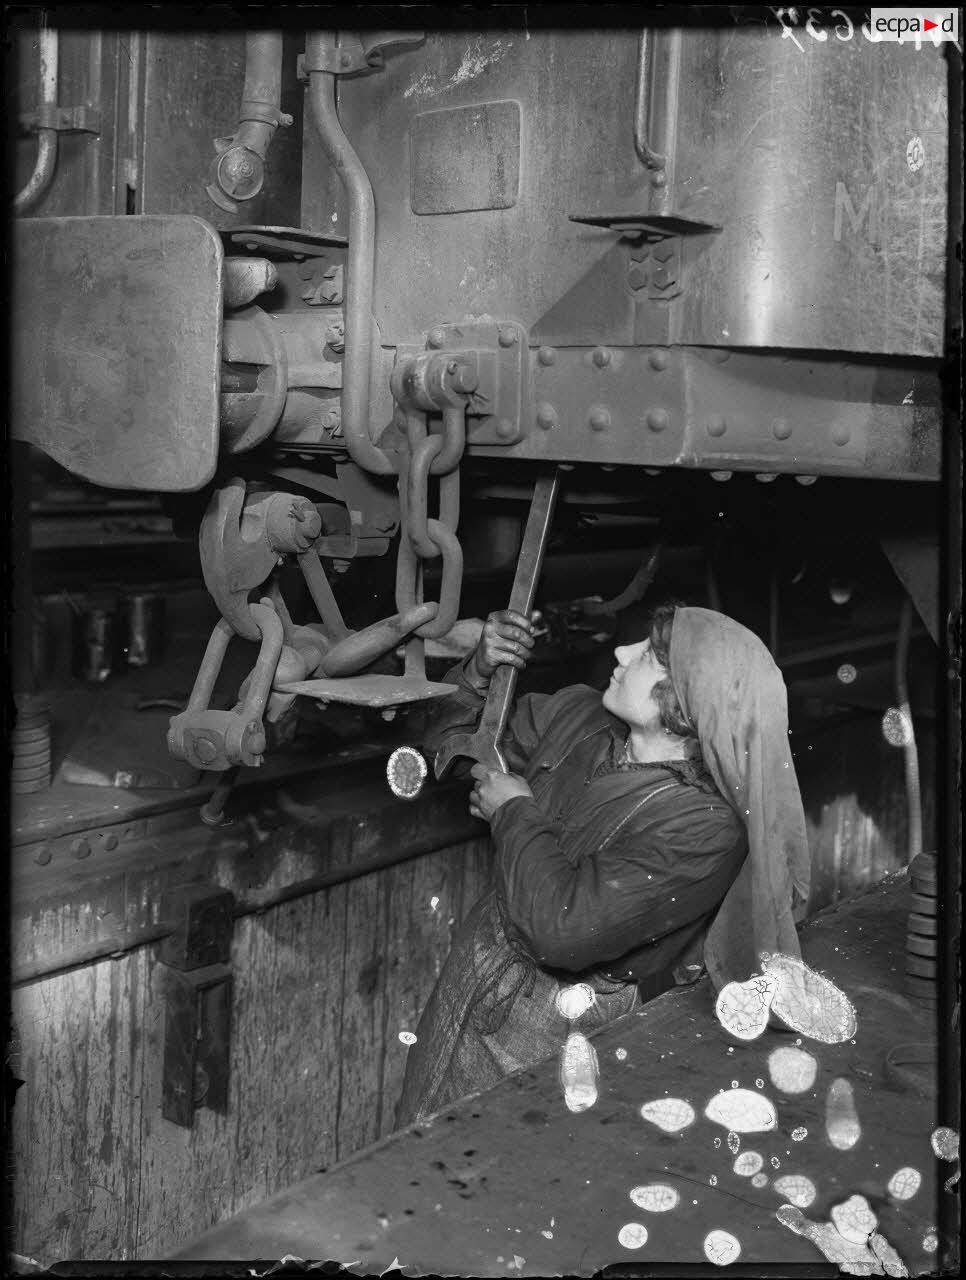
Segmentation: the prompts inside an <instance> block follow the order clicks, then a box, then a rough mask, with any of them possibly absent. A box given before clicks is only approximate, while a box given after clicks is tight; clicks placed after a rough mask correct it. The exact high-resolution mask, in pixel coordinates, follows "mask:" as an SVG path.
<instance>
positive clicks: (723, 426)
mask: <svg viewBox="0 0 966 1280" xmlns="http://www.w3.org/2000/svg"><path fill="white" fill-rule="evenodd" d="M727 430H728V423H727V420H726V419H725V418H724V417H722V415H721V414H720V413H713V414H712V415H711V417H710V418H709V419H708V427H707V431H708V435H709V436H723V435H724V433H725V432H726V431H727Z"/></svg>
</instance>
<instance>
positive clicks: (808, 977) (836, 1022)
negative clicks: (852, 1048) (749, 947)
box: [761, 952, 857, 1044]
mask: <svg viewBox="0 0 966 1280" xmlns="http://www.w3.org/2000/svg"><path fill="white" fill-rule="evenodd" d="M761 962H762V968H763V969H764V971H765V973H766V974H768V975H770V976H773V977H775V978H777V979H778V987H777V990H776V991H775V995H774V998H773V1000H772V1006H771V1007H772V1012H773V1013H775V1014H776V1015H777V1016H778V1017H779V1018H781V1020H782V1022H784V1023H785V1024H786V1025H787V1026H789V1027H791V1028H792V1029H793V1030H795V1031H798V1032H800V1033H801V1034H802V1035H804V1036H808V1037H809V1039H810V1040H820V1041H822V1042H823V1043H824V1044H841V1043H842V1041H843V1040H849V1039H851V1037H852V1036H854V1035H855V1029H856V1025H857V1022H856V1016H855V1009H854V1008H853V1007H852V1004H851V1002H850V1001H849V999H848V997H847V996H846V995H845V994H844V993H843V992H841V991H840V990H839V989H838V987H837V986H836V985H835V983H834V982H830V981H829V980H828V978H823V977H822V975H821V974H819V973H816V972H815V971H814V970H813V969H810V968H809V967H808V965H807V964H805V962H804V961H802V960H799V959H798V958H797V957H794V956H784V955H781V954H780V953H776V954H774V955H768V954H767V953H765V952H763V953H762V956H761Z"/></svg>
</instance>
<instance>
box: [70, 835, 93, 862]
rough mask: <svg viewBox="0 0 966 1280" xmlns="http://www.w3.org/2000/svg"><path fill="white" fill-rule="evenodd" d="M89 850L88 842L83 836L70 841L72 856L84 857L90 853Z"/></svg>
mask: <svg viewBox="0 0 966 1280" xmlns="http://www.w3.org/2000/svg"><path fill="white" fill-rule="evenodd" d="M90 851H91V846H90V842H89V841H87V840H84V839H83V838H81V839H78V840H72V841H71V842H70V856H71V857H72V858H86V857H88V856H89V855H90Z"/></svg>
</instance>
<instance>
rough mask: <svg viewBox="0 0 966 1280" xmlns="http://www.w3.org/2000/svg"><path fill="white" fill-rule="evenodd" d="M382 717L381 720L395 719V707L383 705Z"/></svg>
mask: <svg viewBox="0 0 966 1280" xmlns="http://www.w3.org/2000/svg"><path fill="white" fill-rule="evenodd" d="M382 718H383V720H388V721H393V720H395V718H396V708H395V707H385V708H384V709H383V712H382Z"/></svg>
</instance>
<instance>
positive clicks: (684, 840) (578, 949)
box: [426, 663, 747, 994]
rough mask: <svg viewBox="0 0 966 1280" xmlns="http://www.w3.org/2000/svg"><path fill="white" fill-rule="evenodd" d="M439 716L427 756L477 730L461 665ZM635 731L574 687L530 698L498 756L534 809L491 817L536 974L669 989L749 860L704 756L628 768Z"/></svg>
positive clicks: (513, 936) (512, 804)
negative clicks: (458, 733)
mask: <svg viewBox="0 0 966 1280" xmlns="http://www.w3.org/2000/svg"><path fill="white" fill-rule="evenodd" d="M446 679H447V680H448V681H450V682H451V683H454V684H456V686H457V692H456V693H454V694H453V695H451V696H450V697H448V698H446V699H445V700H443V701H442V702H441V703H440V704H439V705H438V708H437V709H436V711H435V712H434V716H433V721H432V723H431V728H430V735H429V738H428V739H427V744H426V745H427V746H428V747H429V748H430V749H431V750H435V747H436V746H437V745H438V744H439V742H441V741H442V739H443V738H444V737H445V735H446V733H447V732H450V731H454V730H457V729H459V730H465V729H467V728H469V727H471V726H472V725H474V724H475V722H476V720H477V718H478V716H479V713H480V710H481V708H482V706H483V701H484V698H483V695H482V694H481V693H480V692H479V691H478V690H476V689H475V688H474V687H473V685H472V684H471V683H470V681H469V680H468V678H467V675H466V670H465V663H462V664H460V665H459V666H458V667H456V668H455V669H454V670H452V671H450V672H449V673H448V674H447V676H446ZM626 734H627V726H626V725H625V724H624V723H623V722H622V721H620V720H618V719H617V717H615V716H612V715H611V714H610V713H609V712H608V711H606V710H605V709H604V707H603V705H602V702H601V694H600V693H599V692H598V691H597V690H595V689H591V688H589V687H587V686H586V685H574V686H572V687H570V688H566V689H562V690H560V692H558V693H555V694H528V695H526V696H524V697H521V698H520V699H518V701H517V703H516V706H515V707H514V708H513V711H512V712H511V715H510V718H509V723H508V726H507V732H506V734H505V736H504V738H503V741H502V744H501V746H502V749H503V752H504V755H505V757H506V760H507V765H508V767H509V769H510V771H511V772H513V773H517V774H520V775H521V776H522V777H524V778H525V779H526V781H527V782H528V783H529V785H530V789H531V790H532V792H533V799H532V800H530V799H529V798H527V797H524V796H518V797H516V798H514V799H512V800H510V801H508V802H507V803H506V804H504V805H502V806H501V808H500V809H499V810H497V812H496V814H495V815H494V818H493V821H492V823H491V830H492V835H493V841H494V845H495V851H496V860H495V873H496V887H497V893H498V896H499V899H500V904H501V910H502V914H503V917H504V925H505V928H506V932H507V935H508V937H509V938H510V940H511V941H513V942H515V943H516V944H517V945H518V946H520V947H521V948H523V949H525V950H526V952H527V953H528V954H529V955H530V956H531V957H532V958H533V959H534V960H535V961H536V962H537V963H538V964H540V965H541V966H543V967H544V968H548V969H557V970H563V971H565V972H566V974H567V976H568V977H569V978H570V979H571V980H573V977H574V976H575V975H581V974H584V973H588V974H589V973H591V972H602V973H605V974H606V975H607V976H610V977H613V978H619V979H623V980H625V981H626V980H628V979H630V980H633V981H637V982H638V983H640V984H641V986H642V988H644V991H643V992H642V994H644V993H645V992H646V991H647V988H649V987H650V988H653V987H654V984H655V982H658V983H659V986H660V987H664V986H666V985H669V981H668V977H669V975H670V973H671V972H672V971H673V969H674V967H675V965H676V964H678V963H679V961H680V960H681V958H682V956H683V954H684V953H685V952H686V951H687V950H688V949H689V947H690V946H691V945H692V944H693V943H694V942H695V940H696V939H697V938H698V937H699V936H700V935H701V934H702V932H703V931H704V930H705V929H706V928H707V925H708V924H709V923H710V920H711V918H712V917H713V915H714V912H715V910H716V909H717V907H718V905H719V904H720V902H721V900H722V899H723V898H724V896H725V894H726V892H727V890H728V888H729V886H730V885H731V883H732V881H733V880H734V879H735V877H736V876H737V874H738V871H739V869H740V867H741V864H742V862H743V861H744V858H745V855H746V852H747V843H746V838H745V830H744V825H743V823H742V822H741V819H740V818H739V816H738V815H737V813H736V812H735V810H734V809H733V808H732V807H731V806H730V805H728V804H727V803H726V802H725V801H724V800H723V799H722V798H721V796H720V795H719V793H718V792H717V790H716V789H715V787H714V783H713V782H712V781H711V778H710V776H709V775H708V774H707V772H706V770H705V769H704V767H703V763H702V762H701V760H700V757H697V758H695V759H689V760H687V761H671V762H662V763H660V764H649V765H631V766H623V767H621V766H620V765H619V764H618V762H617V757H618V755H619V750H620V748H621V747H622V746H623V742H624V739H625V737H626Z"/></svg>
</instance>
